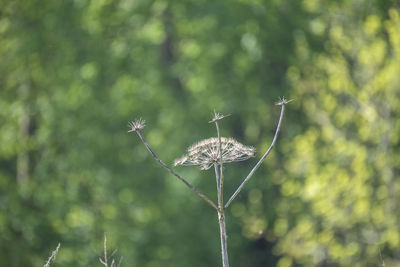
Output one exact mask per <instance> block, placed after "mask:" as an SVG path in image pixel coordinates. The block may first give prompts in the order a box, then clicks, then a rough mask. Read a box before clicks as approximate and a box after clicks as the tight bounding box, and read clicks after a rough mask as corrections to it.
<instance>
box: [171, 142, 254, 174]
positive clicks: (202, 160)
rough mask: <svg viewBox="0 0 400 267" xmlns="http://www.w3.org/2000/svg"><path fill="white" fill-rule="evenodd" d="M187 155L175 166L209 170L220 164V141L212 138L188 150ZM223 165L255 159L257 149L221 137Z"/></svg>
mask: <svg viewBox="0 0 400 267" xmlns="http://www.w3.org/2000/svg"><path fill="white" fill-rule="evenodd" d="M187 152H188V153H187V154H186V155H184V156H183V157H181V158H179V159H176V160H175V162H174V165H175V166H177V165H186V166H187V165H197V166H200V169H202V170H207V169H209V168H211V167H212V165H213V164H215V163H219V162H220V159H219V157H220V153H219V140H218V138H215V137H212V138H209V139H206V140H203V141H200V142H199V143H197V144H194V145H192V146H191V147H189V148H188V150H187ZM221 152H222V153H221V155H222V163H228V162H235V161H243V160H246V159H249V158H251V157H254V153H255V149H254V148H253V147H249V146H245V145H243V144H241V143H239V142H237V141H236V140H235V139H233V138H225V137H221Z"/></svg>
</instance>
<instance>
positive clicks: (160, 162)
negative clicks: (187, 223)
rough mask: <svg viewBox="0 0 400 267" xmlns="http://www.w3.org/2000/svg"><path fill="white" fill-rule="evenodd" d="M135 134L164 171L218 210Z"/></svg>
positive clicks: (139, 134)
mask: <svg viewBox="0 0 400 267" xmlns="http://www.w3.org/2000/svg"><path fill="white" fill-rule="evenodd" d="M136 133H137V134H138V136H139V138H140V140H142V142H143V144H144V145H145V146H146V148H147V150H148V151H149V152H150V154H151V155H152V156H153V158H154V159H155V160H156V161H157V162H158V163H159V164H160V165H161V166H163V167H164V168H165V169H167V170H168V171H169V172H170V173H172V174H173V175H174V176H175V177H176V178H178V179H179V180H181V182H183V183H184V184H185V185H186V186H187V187H189V188H190V190H192V191H193V192H195V193H196V194H197V195H199V197H201V198H202V199H204V200H205V201H207V203H208V204H210V205H211V206H212V207H213V208H214V209H216V210H218V207H217V205H215V203H214V202H213V201H212V200H210V199H209V198H208V197H206V196H205V195H204V194H203V193H202V192H200V191H199V190H197V189H196V188H195V187H194V186H193V185H191V184H190V183H189V182H188V181H186V180H185V179H184V178H183V177H182V176H180V175H179V174H177V173H176V172H175V171H174V170H172V169H171V168H170V167H168V165H167V164H165V163H164V162H163V161H162V160H161V159H159V158H158V157H157V155H156V154H155V153H154V152H153V150H152V149H151V148H150V146H149V144H148V143H147V142H146V139H144V137H143V135H142V134H141V133H140V131H139V130H136Z"/></svg>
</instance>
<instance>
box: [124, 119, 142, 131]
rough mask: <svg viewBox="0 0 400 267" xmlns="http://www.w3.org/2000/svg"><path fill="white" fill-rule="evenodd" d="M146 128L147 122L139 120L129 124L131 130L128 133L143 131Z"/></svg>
mask: <svg viewBox="0 0 400 267" xmlns="http://www.w3.org/2000/svg"><path fill="white" fill-rule="evenodd" d="M145 126H146V121H145V120H143V119H142V118H139V119H138V120H135V121H131V122H130V123H128V127H129V128H131V129H130V130H129V131H128V133H131V132H136V131H138V130H142V129H143V128H144V127H145Z"/></svg>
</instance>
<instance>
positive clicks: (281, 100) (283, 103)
mask: <svg viewBox="0 0 400 267" xmlns="http://www.w3.org/2000/svg"><path fill="white" fill-rule="evenodd" d="M292 101H293V99H289V100H287V99H286V98H285V97H282V98H279V101H278V102H275V105H277V106H282V105H286V104H287V103H289V102H292Z"/></svg>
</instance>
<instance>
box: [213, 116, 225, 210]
mask: <svg viewBox="0 0 400 267" xmlns="http://www.w3.org/2000/svg"><path fill="white" fill-rule="evenodd" d="M215 127H216V128H217V135H218V143H219V144H218V145H219V148H218V150H219V151H218V152H219V179H218V183H217V189H218V208H219V209H220V210H222V209H223V207H224V173H223V164H222V143H221V133H220V131H219V125H218V120H216V121H215ZM217 177H218V176H217Z"/></svg>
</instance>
